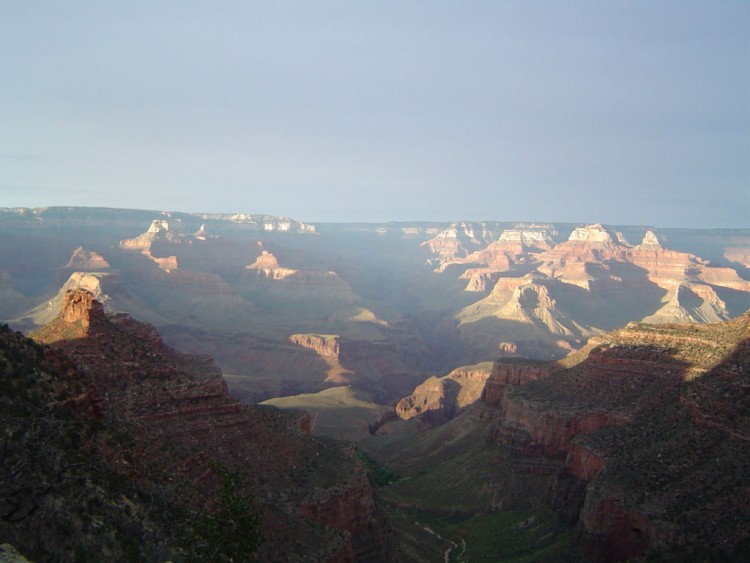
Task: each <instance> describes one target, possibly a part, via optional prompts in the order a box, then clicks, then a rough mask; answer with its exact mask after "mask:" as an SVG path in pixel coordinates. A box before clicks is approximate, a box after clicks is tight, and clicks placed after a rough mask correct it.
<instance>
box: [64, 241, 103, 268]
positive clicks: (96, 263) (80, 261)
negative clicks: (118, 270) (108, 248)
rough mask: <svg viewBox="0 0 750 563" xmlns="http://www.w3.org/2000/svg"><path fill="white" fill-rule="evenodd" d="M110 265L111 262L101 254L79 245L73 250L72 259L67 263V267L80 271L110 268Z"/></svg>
mask: <svg viewBox="0 0 750 563" xmlns="http://www.w3.org/2000/svg"><path fill="white" fill-rule="evenodd" d="M109 267H110V266H109V263H108V262H107V261H106V260H105V259H104V257H103V256H102V255H101V254H99V253H97V252H93V251H90V250H85V249H84V248H83V247H82V246H79V247H78V248H77V249H76V250H75V252H73V255H72V256H71V257H70V260H69V261H68V263H67V264H66V265H65V268H67V269H71V270H76V271H78V272H82V271H102V270H107V269H109Z"/></svg>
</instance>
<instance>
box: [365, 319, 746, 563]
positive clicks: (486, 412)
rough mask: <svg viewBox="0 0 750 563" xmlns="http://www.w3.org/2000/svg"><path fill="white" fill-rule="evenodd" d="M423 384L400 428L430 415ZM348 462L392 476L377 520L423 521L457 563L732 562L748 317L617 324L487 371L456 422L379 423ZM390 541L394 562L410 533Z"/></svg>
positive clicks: (433, 388) (742, 490)
mask: <svg viewBox="0 0 750 563" xmlns="http://www.w3.org/2000/svg"><path fill="white" fill-rule="evenodd" d="M438 383H439V380H438V379H435V380H428V381H427V382H426V383H425V384H424V389H422V392H421V394H419V393H417V392H416V391H417V390H415V394H414V395H413V396H411V397H409V398H407V400H405V401H403V402H402V403H400V404H399V405H400V411H402V412H401V414H402V416H404V414H407V413H408V414H413V413H414V412H416V411H417V409H418V408H419V409H420V410H421V409H422V408H425V409H427V408H430V405H431V404H432V405H437V404H439V402H440V399H441V397H442V395H441V394H440V389H439V386H438ZM418 390H419V388H418ZM418 400H420V401H421V402H419V403H418ZM432 408H435V409H436V412H440V411H439V410H437V409H438V408H439V407H438V406H433V407H432ZM408 414H407V416H404V418H408ZM419 416H422V417H424V414H423V413H420V414H419ZM408 422H411V421H408ZM389 425H390V428H389ZM415 428H416V433H415ZM361 447H362V448H363V449H364V450H365V451H367V452H368V454H370V455H372V456H373V457H374V458H375V459H376V460H377V461H378V462H379V463H382V464H383V465H384V466H385V468H386V469H388V470H389V471H393V472H395V473H397V474H398V475H397V478H395V479H392V481H391V483H389V484H388V486H386V487H385V488H384V489H382V494H383V498H384V499H385V500H386V502H387V503H388V505H389V506H390V507H391V510H393V511H395V512H396V513H398V512H403V511H407V513H408V514H409V516H408V519H409V520H408V521H414V520H417V521H419V520H420V519H422V520H427V519H430V520H431V521H432V526H434V529H435V530H438V531H439V533H440V534H441V535H442V537H443V538H444V539H446V538H447V540H446V543H444V544H443V545H446V544H447V545H465V549H466V556H467V557H468V558H469V559H472V557H474V558H479V559H482V558H483V557H484V558H487V557H490V554H494V557H496V559H495V560H503V559H504V558H511V557H517V556H519V555H521V554H523V556H524V557H528V558H530V559H532V560H566V561H567V560H571V561H599V562H608V561H627V560H630V559H632V558H645V559H646V560H670V561H671V560H675V561H687V560H690V561H737V560H743V559H742V558H743V557H744V556H745V555H746V554H747V553H748V549H749V548H750V485H749V483H750V312H748V313H745V314H744V315H742V316H740V317H738V318H737V319H734V320H732V321H729V322H726V323H715V324H708V325H695V324H692V325H673V324H670V325H649V324H635V323H632V324H630V325H628V326H627V327H625V328H622V329H619V330H616V331H614V332H611V333H606V334H602V335H600V336H597V337H594V338H592V339H590V340H589V342H588V344H587V345H586V346H585V347H584V348H583V349H581V350H579V351H576V352H573V353H571V354H570V355H568V356H567V357H566V358H564V359H562V360H559V361H557V362H542V361H531V360H525V359H521V358H506V359H501V360H498V361H497V362H495V364H494V365H493V368H492V372H491V374H490V376H489V378H488V379H487V381H486V383H485V386H484V390H483V392H482V396H481V400H480V401H478V402H477V403H475V404H474V405H472V406H471V407H469V408H468V409H465V410H464V411H463V412H461V413H460V414H458V416H456V417H455V418H452V419H450V420H449V421H448V422H445V423H444V424H439V425H437V426H433V427H431V428H428V429H426V430H425V427H424V426H422V427H415V426H414V425H411V426H408V425H407V422H405V421H397V422H391V423H388V424H386V425H385V426H384V428H383V429H381V430H379V431H378V434H377V435H375V436H374V437H373V438H372V439H371V440H369V441H367V442H363V443H362V444H361ZM436 499H439V502H438V501H437V500H436ZM519 515H521V516H519ZM514 519H516V520H514ZM508 522H511V523H512V524H511V525H508ZM400 526H401V529H400V530H399V537H401V538H402V541H403V542H404V543H405V544H406V545H407V546H409V545H410V543H409V542H410V541H411V540H410V538H413V537H414V535H415V534H416V533H417V531H415V530H414V529H413V528H411V527H409V525H408V523H403V522H402V523H401V524H400ZM489 530H491V531H489ZM506 536H507V537H508V538H509V539H502V538H504V537H506ZM493 538H499V539H493ZM448 540H449V541H448ZM450 542H452V544H451V543H450ZM462 542H463V543H462ZM489 560H493V559H491V558H490V559H489Z"/></svg>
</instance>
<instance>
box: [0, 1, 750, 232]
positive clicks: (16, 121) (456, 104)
mask: <svg viewBox="0 0 750 563" xmlns="http://www.w3.org/2000/svg"><path fill="white" fill-rule="evenodd" d="M52 205H66V206H67V205H70V206H104V207H127V208H140V209H158V210H171V211H191V212H243V213H267V214H272V215H284V216H291V217H293V218H295V219H300V220H303V221H310V222H316V221H318V222H328V221H330V222H350V221H369V222H380V221H417V220H419V221H430V220H432V221H452V220H498V221H540V222H542V221H561V222H573V223H579V222H580V223H592V222H602V223H605V224H612V225H617V224H619V225H626V224H630V225H653V226H657V227H692V228H738V227H739V228H750V2H747V1H746V0H738V1H729V0H726V1H724V0H718V1H713V0H712V1H709V0H705V1H692V0H678V1H669V0H659V1H658V2H654V1H653V0H644V1H638V0H629V1H618V0H612V1H609V0H608V1H607V2H601V1H583V0H568V1H565V2H560V1H559V0H554V1H549V2H545V1H535V0H528V1H527V0H518V1H513V2H503V1H500V0H491V1H486V2H485V1H475V0H462V1H458V0H453V1H444V0H430V1H427V0H374V1H369V0H357V1H351V0H342V1H331V0H316V1H312V0H308V1H296V2H295V1H286V0H274V1H266V2H260V1H257V2H256V1H250V0H247V1H240V0H237V1H229V0H212V1H210V2H209V1H208V0H203V1H194V0H173V1H168V0H128V1H121V2H117V1H111V2H102V1H100V0H91V1H88V0H71V1H69V2H59V1H53V0H46V1H45V0H37V1H34V2H27V1H22V0H0V207H16V206H23V207H45V206H52Z"/></svg>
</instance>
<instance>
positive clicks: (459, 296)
mask: <svg viewBox="0 0 750 563" xmlns="http://www.w3.org/2000/svg"><path fill="white" fill-rule="evenodd" d="M630 241H633V242H634V243H631V242H630ZM749 248H750V231H747V230H731V231H729V230H726V231H722V230H704V231H700V230H689V229H660V228H658V227H647V226H609V225H601V224H596V223H593V224H588V225H582V224H578V225H573V224H562V223H555V224H552V223H544V224H543V223H514V222H498V221H484V222H468V221H458V222H455V223H439V222H434V223H430V222H420V223H413V224H410V223H388V224H326V223H319V224H318V223H316V224H314V225H312V224H307V223H304V222H302V221H297V220H294V219H290V218H278V217H271V216H267V215H251V214H241V213H239V214H200V213H195V214H190V213H177V212H163V211H148V210H118V209H96V208H44V209H0V319H2V320H3V322H6V323H8V324H9V325H10V326H11V327H12V328H13V329H16V330H20V331H23V332H25V333H26V334H33V335H34V338H36V339H37V340H38V341H39V342H42V343H44V345H45V346H47V347H49V348H48V349H49V350H52V351H53V352H48V354H51V356H50V357H51V358H53V359H54V358H57V359H56V360H55V361H56V362H57V364H59V365H58V367H61V368H64V370H63V371H65V373H67V374H68V376H69V377H71V378H72V380H71V383H69V384H68V383H65V384H64V385H63V387H66V388H71V389H78V387H80V391H78V390H76V391H75V393H71V396H70V397H69V399H68V403H66V404H68V405H69V407H70V408H71V409H73V411H75V412H76V413H78V414H77V416H78V415H80V416H85V417H89V418H91V419H92V420H99V421H102V423H103V424H114V423H117V424H120V423H122V424H124V425H126V426H127V428H128V430H127V432H129V433H131V435H132V436H133V437H135V438H137V440H138V442H140V443H142V444H143V448H142V449H139V448H135V449H133V448H130V449H128V448H121V449H122V450H123V451H128V452H129V453H128V456H129V457H128V458H127V459H126V458H125V457H123V456H124V454H122V455H121V454H119V453H118V454H116V455H113V463H114V465H113V466H112V467H111V469H112V471H114V473H115V474H117V475H121V476H126V477H127V478H128V479H131V480H132V481H133V482H134V483H136V484H137V486H138V487H142V488H144V490H148V491H152V492H153V491H158V492H159V494H163V495H166V497H168V498H170V499H175V498H179V499H180V501H179V503H178V504H180V506H182V507H183V508H182V509H184V510H188V511H191V513H199V512H200V511H201V510H208V511H211V510H216V509H217V505H216V498H217V497H218V496H219V495H220V490H221V482H222V475H224V473H222V470H220V469H218V468H217V467H218V466H217V465H216V463H219V464H220V466H221V467H228V468H239V467H241V468H244V469H243V470H242V480H243V483H244V484H243V485H242V487H243V488H242V490H243V491H246V492H247V493H249V494H251V495H252V497H253V499H254V501H255V505H256V506H257V507H258V517H259V522H260V526H261V528H262V529H264V530H266V534H267V537H268V538H271V540H270V541H272V542H276V543H278V544H283V545H289V546H290V547H289V549H290V550H291V551H290V553H292V554H302V553H308V554H311V555H310V558H309V559H308V560H320V561H349V560H357V561H367V560H372V561H376V560H386V559H388V558H390V559H392V560H398V559H399V558H402V559H406V560H415V561H419V560H425V561H427V560H434V559H435V558H437V557H439V558H441V559H442V554H443V553H445V552H446V551H447V550H449V549H450V550H452V551H451V552H452V553H453V556H455V557H457V556H458V553H459V551H460V550H458V549H454V547H455V546H459V545H460V546H463V547H462V549H465V550H466V551H465V557H469V558H473V559H474V560H484V559H483V558H485V559H486V558H489V560H492V558H491V556H490V555H488V554H491V553H494V554H498V553H500V554H505V555H504V556H507V557H511V556H512V554H513V553H516V552H513V551H512V549H511V548H509V547H508V546H509V545H514V546H516V547H515V548H513V549H518V550H520V551H519V552H517V554H518V553H524V554H525V555H524V556H528V557H532V558H533V557H535V556H537V555H539V556H540V557H541V554H542V553H554V554H556V555H555V556H556V557H559V558H562V559H573V560H574V559H575V558H583V559H585V560H597V561H619V560H626V559H628V558H631V557H641V556H650V555H653V554H657V555H658V554H670V556H671V554H684V553H690V552H692V551H694V550H696V549H697V550H699V553H702V554H704V555H703V556H704V557H705V558H710V557H713V556H719V555H726V554H730V555H731V553H733V552H732V551H731V550H736V549H739V548H738V546H741V545H745V544H743V542H746V541H747V538H746V536H745V535H743V532H742V529H743V526H745V524H746V522H745V520H743V519H742V517H739V516H738V517H733V516H732V514H733V513H732V510H734V513H738V511H739V514H742V510H743V508H742V507H743V506H745V505H744V504H743V503H746V499H747V491H745V490H744V489H742V488H741V486H740V485H738V478H740V477H741V478H744V476H745V475H746V468H745V467H744V465H743V461H742V460H743V459H748V456H747V453H748V452H747V451H746V441H747V437H748V435H749V434H750V431H749V430H748V428H747V427H746V426H747V424H748V422H747V420H746V413H747V408H746V407H747V405H745V402H746V397H747V393H746V388H747V382H746V381H745V377H746V372H747V367H746V366H747V351H746V346H747V345H746V340H747V324H748V317H747V314H746V313H745V312H746V311H747V310H748V308H750V275H749V274H750V272H748V269H747V268H748V267H747V261H746V255H747V252H748V249H749ZM144 323H148V324H144ZM65 366H68V367H65ZM66 370H67V371H66ZM76 386H78V387H76ZM92 417H93V418H92ZM675 436H677V437H679V443H680V444H683V445H684V444H696V445H697V446H696V447H698V451H699V452H700V456H699V458H697V459H698V461H691V458H690V456H689V452H688V450H687V449H686V448H682V447H681V446H678V445H675V444H672V443H671V440H672V438H674V437H675ZM330 438H334V439H336V440H339V441H340V442H331V441H330ZM352 444H356V446H354V445H352ZM167 458H168V459H167ZM707 460H708V461H707ZM711 460H713V463H714V464H716V466H717V467H720V468H721V471H720V473H719V474H720V475H721V478H720V479H718V481H717V480H715V479H714V480H712V479H711V478H709V475H711V472H710V467H712V466H710V463H708V462H709V461H711ZM716 460H718V461H716ZM699 462H700V463H703V465H702V466H698V465H696V464H697V463H699ZM118 464H119V465H118ZM378 475H380V476H381V478H378V477H377V476H378ZM738 476H739V477H738ZM376 481H377V484H378V488H379V491H380V492H379V493H377V495H376V488H375V482H376ZM177 482H179V483H180V487H179V488H178V487H176V485H175V483H177ZM696 483H700V486H697V485H695V484H696ZM154 494H155V493H154ZM743 499H744V500H743ZM698 509H700V510H701V511H704V512H705V513H710V514H711V515H712V517H713V518H716V519H717V521H719V522H721V523H722V524H721V527H722V530H721V531H720V532H719V531H717V530H715V529H714V528H711V529H702V528H700V518H699V517H698V515H697V514H698ZM415 522H418V523H419V525H416V524H415ZM154 526H155V527H154V530H157V529H160V528H158V526H156V524H154ZM490 528H491V529H492V530H494V531H495V532H493V533H492V534H487V533H480V531H481V530H485V531H486V530H487V529H490ZM425 529H430V530H432V532H433V533H429V532H426V531H425ZM159 534H166V535H163V536H159V537H162V538H164V537H167V536H168V534H167V532H159ZM302 538H307V539H304V540H303V539H302ZM691 538H692V539H691ZM113 541H114V540H113ZM159 541H162V540H159ZM165 541H166V540H165ZM503 542H505V543H503ZM116 543H117V542H115V544H116ZM506 543H507V545H506ZM113 545H114V544H113ZM451 546H454V547H451ZM722 546H724V547H722ZM16 547H19V546H18V545H16ZM35 549H36V548H35ZM39 549H42V547H39ZM260 549H261V552H260V553H261V554H262V557H263V558H264V560H274V559H273V557H274V555H273V554H271V553H270V552H266V551H262V550H264V549H269V548H268V544H261V547H260ZM509 549H510V551H508V550H509ZM722 549H723V550H724V551H722ZM504 550H505V551H504ZM700 550H702V551H700ZM727 550H729V551H727ZM22 552H23V550H22ZM178 555H179V554H178ZM165 556H166V555H165ZM169 556H170V557H171V556H175V557H177V555H169ZM294 557H297V555H294ZM294 557H291V556H290V558H289V559H288V560H294ZM299 557H300V558H301V557H302V555H299ZM383 558H386V559H383ZM178 559H179V557H178Z"/></svg>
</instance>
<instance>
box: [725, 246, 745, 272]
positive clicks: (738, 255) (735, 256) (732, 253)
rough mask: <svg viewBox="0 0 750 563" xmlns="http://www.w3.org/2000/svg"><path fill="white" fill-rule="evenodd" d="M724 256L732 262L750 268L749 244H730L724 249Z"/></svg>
mask: <svg viewBox="0 0 750 563" xmlns="http://www.w3.org/2000/svg"><path fill="white" fill-rule="evenodd" d="M724 258H726V259H727V260H729V261H730V262H737V263H738V264H742V265H743V266H744V267H745V268H750V247H748V246H730V247H727V248H726V249H725V250H724Z"/></svg>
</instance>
